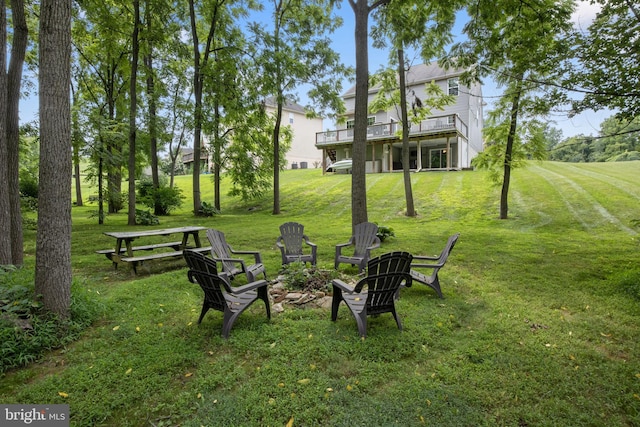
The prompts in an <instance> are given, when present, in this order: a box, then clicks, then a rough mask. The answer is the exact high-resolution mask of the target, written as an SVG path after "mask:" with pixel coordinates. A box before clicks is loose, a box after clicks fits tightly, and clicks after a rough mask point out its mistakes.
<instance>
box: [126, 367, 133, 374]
mask: <svg viewBox="0 0 640 427" xmlns="http://www.w3.org/2000/svg"><path fill="white" fill-rule="evenodd" d="M131 372H133V368H129V369H127V371H126V372H125V373H124V374H125V375H129V374H130V373H131Z"/></svg>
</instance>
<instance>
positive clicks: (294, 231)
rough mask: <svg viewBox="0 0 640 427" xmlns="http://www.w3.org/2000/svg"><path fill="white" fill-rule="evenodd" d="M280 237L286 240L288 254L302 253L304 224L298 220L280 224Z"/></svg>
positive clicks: (285, 245)
mask: <svg viewBox="0 0 640 427" xmlns="http://www.w3.org/2000/svg"><path fill="white" fill-rule="evenodd" d="M280 237H282V241H283V242H284V247H285V253H286V254H287V255H302V241H303V240H304V237H305V236H304V225H302V224H299V223H297V222H285V223H284V224H282V225H281V226H280Z"/></svg>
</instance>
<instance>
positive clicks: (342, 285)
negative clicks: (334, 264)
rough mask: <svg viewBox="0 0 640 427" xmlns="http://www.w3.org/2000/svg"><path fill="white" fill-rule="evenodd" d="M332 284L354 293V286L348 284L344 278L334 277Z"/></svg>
mask: <svg viewBox="0 0 640 427" xmlns="http://www.w3.org/2000/svg"><path fill="white" fill-rule="evenodd" d="M331 284H332V285H333V286H335V287H337V288H340V289H341V290H342V291H344V292H347V293H349V294H352V293H353V288H352V287H351V286H349V285H347V284H346V283H344V282H343V281H342V280H340V279H333V280H332V281H331Z"/></svg>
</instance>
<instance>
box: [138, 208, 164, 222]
mask: <svg viewBox="0 0 640 427" xmlns="http://www.w3.org/2000/svg"><path fill="white" fill-rule="evenodd" d="M136 224H140V225H158V224H160V219H159V218H158V217H157V216H155V215H154V214H152V213H151V211H148V210H147V211H143V210H142V209H136Z"/></svg>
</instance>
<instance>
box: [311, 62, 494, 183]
mask: <svg viewBox="0 0 640 427" xmlns="http://www.w3.org/2000/svg"><path fill="white" fill-rule="evenodd" d="M460 74H461V71H460V70H445V69H442V68H440V67H439V66H438V65H437V64H427V65H425V64H421V65H416V66H413V67H411V68H410V69H409V71H408V72H407V75H406V82H407V83H406V84H407V93H408V94H409V96H408V101H409V102H411V101H412V99H413V96H414V94H415V96H417V97H418V98H419V99H421V100H424V99H425V98H426V97H427V95H426V93H425V84H427V83H430V82H432V81H433V82H435V83H436V84H437V85H439V86H440V87H441V88H442V90H443V91H444V92H445V93H448V94H450V95H455V96H456V102H455V103H454V104H452V105H449V106H447V107H445V108H444V110H442V111H432V114H433V115H432V116H431V117H428V118H427V119H426V120H423V121H421V122H420V123H418V124H413V125H412V126H411V129H410V131H409V139H410V143H409V146H410V149H409V150H410V154H409V158H410V159H409V162H410V165H409V167H410V169H411V170H413V171H425V170H460V169H466V168H470V167H471V160H472V159H473V158H474V157H475V156H476V155H477V154H478V153H479V152H481V151H482V147H483V144H482V127H483V111H482V105H483V101H482V87H481V85H480V84H474V85H472V86H471V87H466V86H464V85H462V84H461V83H460V82H459V80H458V78H459V76H460ZM378 91H379V88H370V89H369V101H370V102H371V101H372V100H373V98H374V97H375V95H376V93H377V92H378ZM343 99H344V101H345V105H346V109H347V113H346V116H347V117H346V119H347V120H346V124H345V125H342V126H341V127H340V128H338V129H337V130H334V131H328V132H318V133H317V134H316V148H318V149H319V150H322V158H323V169H324V170H326V168H327V167H328V166H329V165H330V164H331V163H332V162H336V161H340V160H344V159H349V158H351V145H352V143H353V126H354V120H353V117H354V109H355V87H352V88H351V89H349V90H348V91H347V92H346V93H345V94H344V95H343ZM399 122H400V119H399V117H398V115H397V113H396V111H395V109H394V110H393V111H378V112H376V113H375V114H369V118H368V131H367V166H366V170H367V172H393V171H398V170H402V163H401V160H402V156H401V154H402V140H401V137H400V132H401V124H400V123H399Z"/></svg>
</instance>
